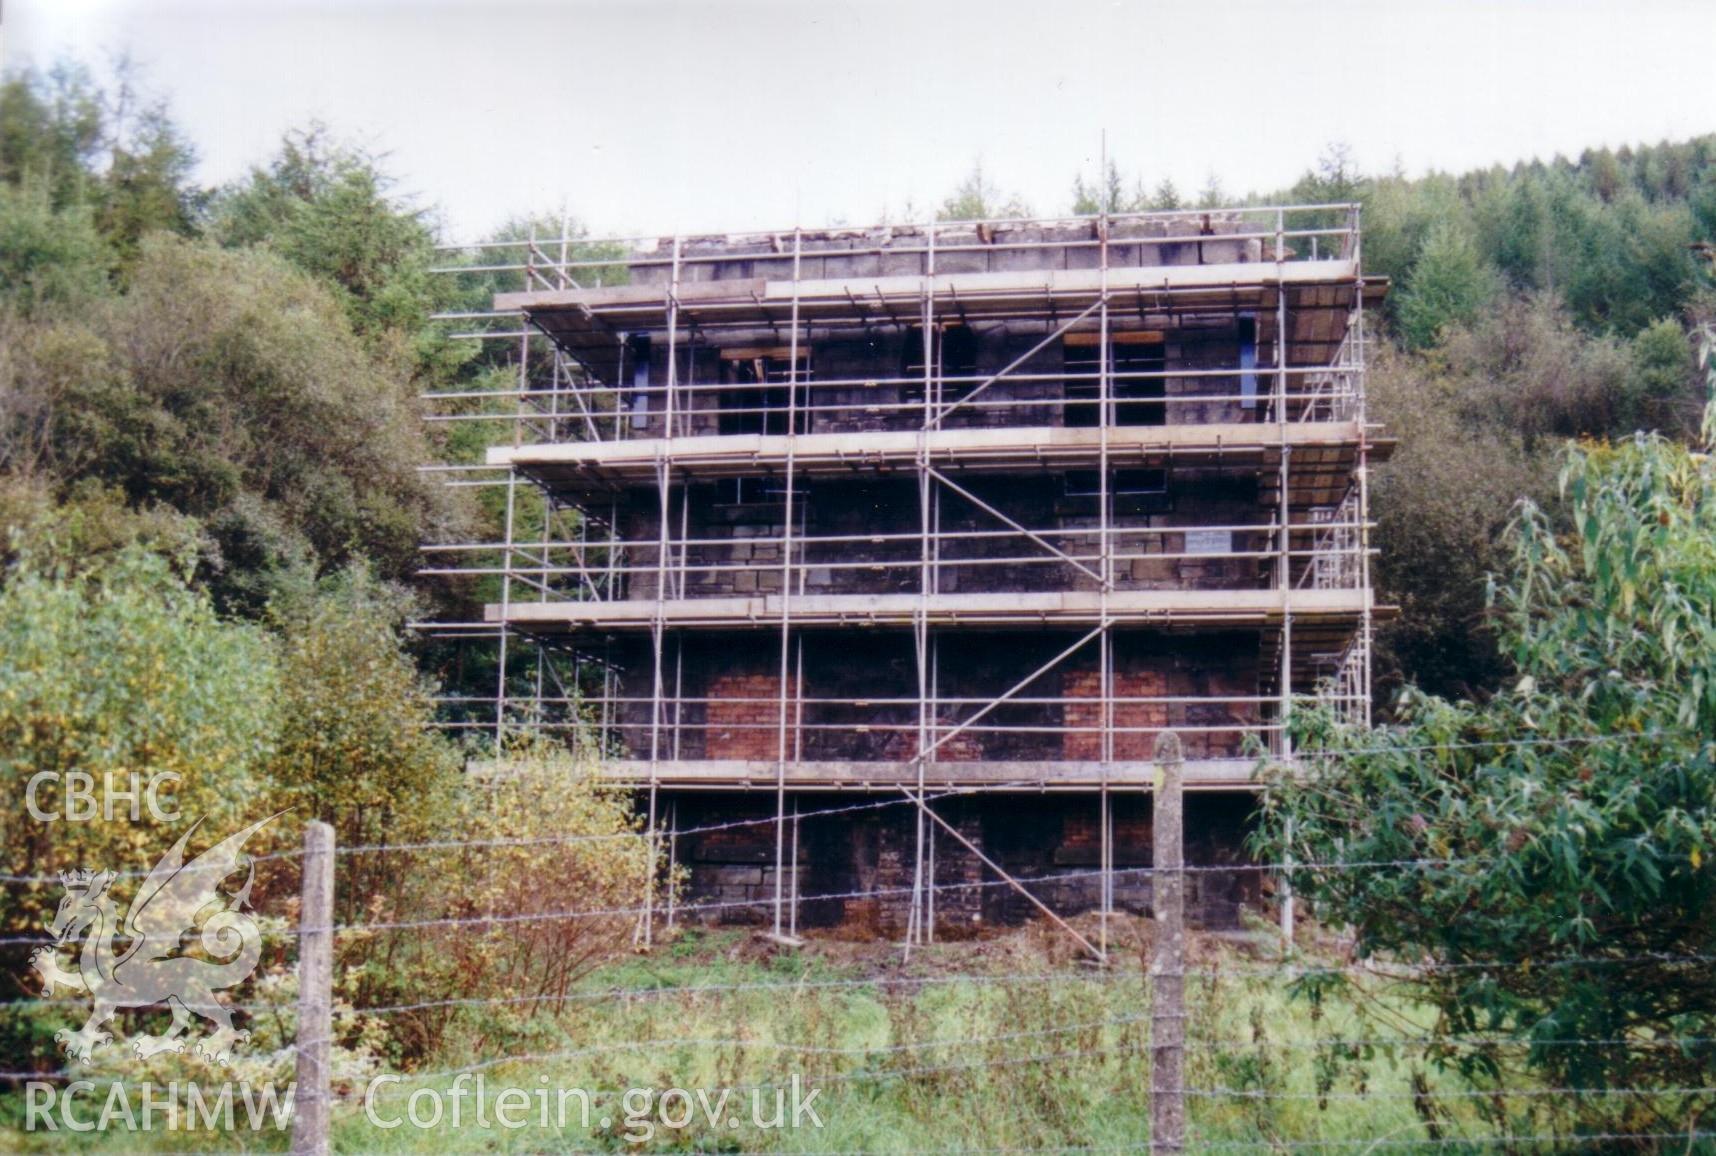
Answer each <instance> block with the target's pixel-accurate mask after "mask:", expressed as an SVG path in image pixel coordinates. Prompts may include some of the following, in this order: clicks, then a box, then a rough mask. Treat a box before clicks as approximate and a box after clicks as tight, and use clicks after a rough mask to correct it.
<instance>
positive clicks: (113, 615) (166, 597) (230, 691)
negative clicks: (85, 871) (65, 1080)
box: [0, 522, 278, 927]
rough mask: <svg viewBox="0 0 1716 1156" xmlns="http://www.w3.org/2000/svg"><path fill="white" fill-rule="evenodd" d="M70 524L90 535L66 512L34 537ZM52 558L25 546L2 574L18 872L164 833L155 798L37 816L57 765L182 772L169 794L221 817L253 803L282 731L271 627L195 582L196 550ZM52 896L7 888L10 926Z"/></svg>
mask: <svg viewBox="0 0 1716 1156" xmlns="http://www.w3.org/2000/svg"><path fill="white" fill-rule="evenodd" d="M61 529H63V530H64V531H65V532H66V534H67V536H68V537H69V538H71V539H73V540H78V539H82V538H85V536H86V531H85V530H84V528H82V527H79V526H76V525H63V526H62V525H56V524H54V523H53V522H50V523H48V524H46V525H38V526H37V527H36V528H35V534H36V536H37V539H38V541H39V542H41V543H42V544H44V545H47V546H49V547H51V546H53V545H54V542H55V535H56V532H58V531H59V530H61ZM44 553H46V552H44ZM51 557H52V555H51V553H49V554H48V556H47V557H44V556H43V554H42V553H38V552H36V551H35V550H32V551H30V552H28V553H26V554H24V555H23V556H21V557H20V558H18V559H17V560H15V561H14V563H13V564H12V566H11V568H10V570H9V572H8V573H7V575H6V580H5V583H4V585H0V782H3V783H4V785H5V790H6V794H7V797H8V798H10V799H13V800H14V801H15V802H16V805H15V806H12V807H8V808H6V809H5V810H4V811H3V812H0V836H3V837H0V846H3V847H4V848H5V870H7V871H9V872H18V873H25V874H31V873H35V872H36V871H39V870H42V869H44V868H47V867H50V866H57V867H61V868H70V867H76V866H87V867H90V868H95V867H114V866H118V865H119V864H121V863H126V864H129V863H130V862H131V861H132V860H133V859H135V858H140V857H142V856H143V855H145V854H146V853H147V852H148V851H149V850H152V849H155V848H156V847H157V845H158V844H159V843H160V842H161V833H160V831H159V829H158V824H157V823H155V822H154V821H153V820H152V818H151V817H150V815H149V814H148V812H147V810H144V812H143V814H142V816H141V819H140V821H138V822H132V821H131V816H130V814H129V811H128V809H125V810H122V811H121V812H119V813H116V814H115V815H114V817H113V819H112V821H108V820H107V819H105V818H103V819H100V820H98V821H95V822H78V823H67V822H55V823H47V822H38V821H37V820H36V819H34V818H32V817H31V816H30V815H28V814H27V813H26V812H25V809H24V807H23V801H24V793H25V787H26V784H27V783H28V782H29V780H30V778H31V777H32V776H34V775H37V774H40V773H44V772H52V773H55V774H58V775H62V776H63V775H65V774H66V773H68V772H72V771H81V772H86V773H88V774H90V775H92V776H95V780H96V782H98V783H100V782H104V781H105V776H107V775H109V774H114V775H117V776H120V779H119V784H120V785H121V786H126V785H129V780H128V778H127V777H128V776H130V775H131V774H133V773H135V774H137V775H140V776H142V777H143V778H144V779H145V780H147V778H148V777H149V776H151V775H153V774H156V773H173V774H177V775H179V776H180V781H179V784H178V786H177V788H176V790H175V791H173V792H171V793H170V795H169V798H170V800H176V803H177V806H178V809H179V810H180V811H182V812H183V813H184V814H185V815H186V816H187V817H196V816H201V815H206V816H209V818H210V822H212V823H214V824H216V825H217V826H219V825H222V824H230V823H232V822H233V821H235V820H237V819H239V818H243V817H247V816H250V812H251V811H252V810H253V808H254V805H255V799H256V793H257V789H258V787H259V785H260V784H261V783H262V782H263V781H264V779H263V773H264V769H265V766H266V764H267V761H268V758H269V754H270V750H271V746H272V735H273V731H274V710H275V695H276V690H277V686H278V683H277V677H276V667H275V663H274V659H273V653H272V647H271V645H270V642H269V640H268V638H267V636H266V635H265V634H264V633H262V632H261V631H260V630H259V629H257V628H256V627H254V626H248V625H241V624H235V623H230V622H223V621H221V620H220V619H219V618H218V617H217V616H216V615H215V612H214V608H213V606H212V605H211V603H210V602H209V599H208V597H207V596H206V595H205V594H202V593H200V592H198V591H196V590H194V589H192V588H191V587H190V586H189V585H188V584H187V583H186V580H185V570H186V565H187V562H188V560H180V561H178V562H175V561H173V560H170V559H169V558H167V557H166V556H164V555H162V554H159V553H156V552H154V551H152V550H150V549H148V548H147V547H145V546H143V545H139V544H132V545H128V546H124V547H122V548H120V549H118V550H117V551H116V552H114V553H112V554H111V555H108V556H106V557H105V558H103V559H101V560H98V561H96V562H93V563H90V564H86V565H85V566H84V567H83V568H82V569H81V570H77V571H68V570H67V569H66V568H65V567H63V566H56V565H54V564H53V563H52V561H51ZM59 782H60V783H63V779H62V780H60V781H59ZM63 798H64V794H63V791H62V790H61V789H60V788H59V786H56V785H52V784H49V785H47V786H45V787H44V789H42V790H40V791H39V793H38V799H39V801H40V802H41V803H42V804H43V806H44V808H46V809H50V810H57V809H58V807H59V804H60V802H61V800H62V799H63ZM252 818H253V817H252ZM247 821H248V820H247ZM44 894H45V891H44V890H42V889H30V890H26V891H18V890H16V889H12V888H7V889H5V891H4V899H3V900H0V902H4V903H5V904H6V905H7V906H6V909H5V916H4V918H5V919H7V920H8V922H9V925H10V926H14V927H15V926H17V925H18V924H17V920H18V919H19V918H20V917H21V916H22V915H23V914H26V913H29V912H32V911H35V910H37V909H38V907H39V904H40V902H41V900H42V898H43V895H44Z"/></svg>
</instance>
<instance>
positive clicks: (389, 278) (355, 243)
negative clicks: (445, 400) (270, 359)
mask: <svg viewBox="0 0 1716 1156" xmlns="http://www.w3.org/2000/svg"><path fill="white" fill-rule="evenodd" d="M391 185H392V181H391V180H390V179H389V178H388V177H387V175H386V174H385V173H384V172H383V171H382V169H381V166H380V164H379V163H378V162H377V161H376V159H375V158H373V157H371V156H369V155H368V154H367V153H364V152H361V151H359V150H357V149H354V148H351V147H348V146H344V145H341V144H338V143H337V142H334V141H332V140H330V139H329V135H328V132H327V129H326V128H325V127H323V126H321V125H312V126H311V127H310V128H308V129H306V130H303V131H296V132H290V133H288V134H286V136H285V138H284V139H283V140H282V141H281V145H280V151H279V153H277V154H276V155H275V157H274V158H273V160H271V161H270V162H269V163H268V164H267V165H266V166H263V167H257V168H254V169H252V170H251V172H250V175H249V176H248V177H246V178H245V179H244V180H242V181H239V182H237V183H235V184H233V185H230V186H228V187H227V188H225V189H223V190H221V191H220V192H219V193H218V194H217V195H216V196H215V199H214V202H213V205H212V207H211V209H210V213H209V221H208V233H209V235H210V236H211V237H212V238H214V239H215V240H216V241H218V242H219V243H221V244H222V245H226V246H228V247H239V246H248V245H266V246H267V247H268V248H270V249H272V250H273V251H274V252H276V253H278V254H280V255H281V256H282V257H284V258H285V259H286V260H287V261H289V262H291V263H292V264H293V265H295V266H296V267H297V268H299V269H301V270H303V271H304V272H306V273H308V274H310V275H311V276H313V277H315V278H317V279H318V280H319V281H321V282H322V283H323V284H324V285H326V286H328V287H329V288H330V289H332V290H333V292H334V293H335V294H336V295H337V296H338V297H339V299H340V302H341V305H342V306H343V308H344V309H345V312H346V316H347V317H348V319H349V320H350V321H351V324H352V328H353V329H354V330H356V331H357V333H358V334H360V335H361V336H363V337H364V338H365V339H366V340H367V341H369V342H371V343H372V344H374V345H377V346H379V347H381V349H383V350H384V351H389V352H394V353H406V354H408V355H409V356H410V357H411V358H412V359H413V362H414V364H415V367H416V370H417V372H418V373H419V374H420V375H424V374H426V375H430V376H435V375H441V374H446V373H448V372H451V371H453V370H456V369H457V368H458V366H459V365H460V364H462V362H463V361H464V360H465V359H466V358H467V357H468V356H469V353H470V351H469V348H468V347H465V346H457V345H454V344H452V343H450V342H448V341H446V340H445V339H444V338H443V337H442V336H441V335H440V334H439V333H438V332H437V331H436V330H435V329H434V328H433V327H432V326H430V325H429V324H428V318H429V314H430V313H432V312H434V311H435V310H436V309H437V308H440V307H442V306H444V305H445V304H447V303H448V301H449V300H450V298H451V294H452V292H453V287H452V285H451V283H450V282H449V281H447V280H446V279H439V278H435V277H432V276H430V274H429V273H428V270H429V268H430V266H431V265H432V264H433V258H434V238H433V236H432V235H431V233H430V230H429V227H428V225H427V224H426V223H425V221H424V214H423V213H422V212H420V211H418V210H415V209H412V208H410V207H408V206H406V205H404V204H402V203H401V202H400V201H399V200H398V199H396V198H395V197H394V196H392V195H391V192H390V189H391Z"/></svg>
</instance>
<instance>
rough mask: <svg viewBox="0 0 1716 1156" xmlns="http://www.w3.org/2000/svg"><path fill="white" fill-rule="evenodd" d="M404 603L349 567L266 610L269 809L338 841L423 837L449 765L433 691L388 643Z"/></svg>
mask: <svg viewBox="0 0 1716 1156" xmlns="http://www.w3.org/2000/svg"><path fill="white" fill-rule="evenodd" d="M410 610H411V602H410V599H409V597H408V596H406V595H405V594H404V593H403V592H401V591H400V590H398V589H394V588H390V587H387V586H384V585H382V584H381V583H378V582H376V581H375V579H374V578H372V577H371V576H370V575H369V574H367V573H366V572H365V571H363V570H361V569H352V570H346V571H342V572H340V573H338V574H335V575H333V576H331V577H329V578H327V579H324V580H323V581H322V582H320V583H318V584H316V585H315V586H314V587H313V588H311V589H308V590H300V591H293V592H290V593H287V594H284V595H282V596H281V597H280V598H279V599H277V601H276V602H275V604H274V605H273V606H272V608H271V613H270V617H271V619H272V621H273V622H274V624H275V625H276V627H277V628H278V629H279V631H280V634H281V636H282V647H281V657H280V665H281V685H280V690H279V708H280V718H281V726H280V734H279V740H278V743H277V751H276V754H275V756H274V759H273V761H272V763H271V764H270V772H271V779H272V783H273V787H274V790H275V791H276V793H277V795H278V797H279V799H280V804H279V805H280V806H290V807H293V808H295V809H297V810H298V811H299V812H300V813H302V814H303V815H304V816H305V817H306V818H317V819H322V820H324V821H326V822H328V823H330V824H331V825H332V826H333V827H334V831H335V834H336V837H337V839H338V841H339V843H340V844H341V845H344V846H352V845H357V844H367V843H374V842H378V841H384V840H385V841H393V842H404V841H410V840H413V839H420V838H423V837H425V836H427V835H428V834H430V833H431V832H432V831H434V830H435V829H436V825H437V823H438V822H439V821H440V818H439V815H440V812H441V811H442V810H443V809H444V808H445V807H446V806H447V805H448V802H449V795H450V792H451V790H452V789H453V784H454V780H455V778H456V775H457V772H458V768H459V760H458V758H457V757H456V755H455V752H454V751H453V750H452V748H451V746H450V745H449V744H448V743H447V741H446V740H445V739H444V738H443V737H442V736H441V734H440V733H439V732H438V731H436V730H435V729H434V728H433V725H432V724H433V721H434V717H435V705H434V700H433V688H431V687H430V686H429V685H428V684H427V683H426V682H425V681H424V679H423V677H422V676H421V675H420V674H419V673H418V671H417V667H416V665H415V664H414V663H413V662H412V659H411V656H410V655H409V654H407V653H406V652H405V650H404V649H403V648H402V647H401V645H400V634H399V631H400V628H401V626H402V625H403V624H404V621H405V620H406V619H407V618H408V617H409V614H410ZM362 870H363V868H362V867H361V866H360V867H359V872H360V873H361V872H362Z"/></svg>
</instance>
